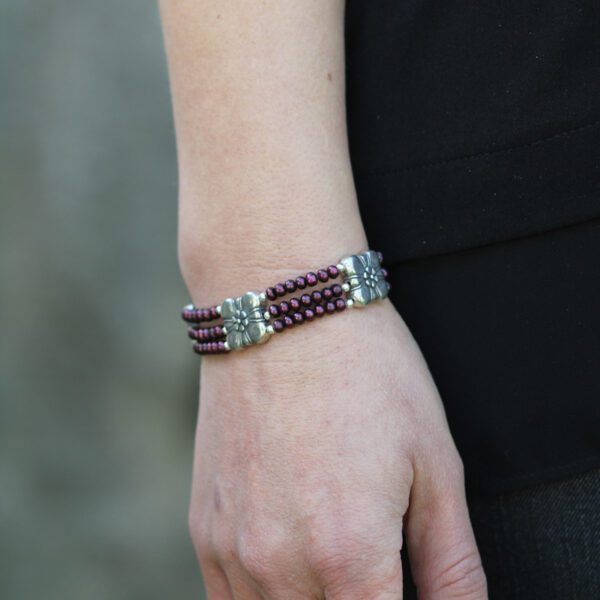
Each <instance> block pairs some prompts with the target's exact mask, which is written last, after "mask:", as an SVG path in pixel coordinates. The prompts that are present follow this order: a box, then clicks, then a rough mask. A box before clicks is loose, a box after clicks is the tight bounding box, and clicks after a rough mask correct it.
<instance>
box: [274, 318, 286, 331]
mask: <svg viewBox="0 0 600 600" xmlns="http://www.w3.org/2000/svg"><path fill="white" fill-rule="evenodd" d="M272 325H273V330H274V331H275V333H281V332H282V331H283V330H284V326H283V321H282V320H281V319H275V320H274V321H273V323H272Z"/></svg>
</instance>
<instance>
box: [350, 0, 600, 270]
mask: <svg viewBox="0 0 600 600" xmlns="http://www.w3.org/2000/svg"><path fill="white" fill-rule="evenodd" d="M346 32H347V49H346V64H347V69H346V85H347V108H348V128H349V139H350V149H351V156H352V163H353V168H354V175H355V181H356V186H357V189H358V194H359V202H360V206H361V210H362V214H363V220H364V222H365V226H366V228H367V232H368V234H369V235H370V238H371V239H370V241H371V243H372V245H373V246H374V247H377V248H379V249H381V251H382V252H383V253H384V255H385V256H386V258H387V259H388V260H390V261H393V262H394V261H397V260H401V259H407V258H414V257H420V256H424V255H431V254H436V253H440V252H448V251H452V250H456V249H460V248H468V247H472V246H475V245H479V244H483V243H489V242H492V241H497V240H505V239H511V238H513V237H515V236H523V235H527V234H530V233H534V232H538V231H543V230H547V229H549V228H553V227H558V226H562V225H565V224H570V223H575V222H578V221H582V220H586V219H589V218H591V217H594V216H600V2H598V0H536V1H532V0H505V1H503V2H464V1H463V0H444V1H441V0H439V1H433V0H413V1H411V2H401V1H399V0H379V1H377V0H370V1H368V2H367V1H365V0H349V1H348V2H347V13H346Z"/></svg>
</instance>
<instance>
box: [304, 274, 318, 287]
mask: <svg viewBox="0 0 600 600" xmlns="http://www.w3.org/2000/svg"><path fill="white" fill-rule="evenodd" d="M306 283H307V285H309V286H310V287H312V286H314V285H317V283H319V280H318V279H317V276H316V275H315V274H314V273H313V272H312V271H311V272H310V273H307V274H306Z"/></svg>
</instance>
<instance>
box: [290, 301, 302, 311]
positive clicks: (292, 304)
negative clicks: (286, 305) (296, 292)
mask: <svg viewBox="0 0 600 600" xmlns="http://www.w3.org/2000/svg"><path fill="white" fill-rule="evenodd" d="M290 308H291V309H292V310H298V309H299V308H300V300H298V298H290Z"/></svg>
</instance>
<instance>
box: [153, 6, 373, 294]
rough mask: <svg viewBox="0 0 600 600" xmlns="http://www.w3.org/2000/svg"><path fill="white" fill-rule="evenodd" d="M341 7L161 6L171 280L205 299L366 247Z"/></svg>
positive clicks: (261, 283) (264, 282)
mask: <svg viewBox="0 0 600 600" xmlns="http://www.w3.org/2000/svg"><path fill="white" fill-rule="evenodd" d="M343 11H344V2H343V1H342V0H336V1H331V2H322V1H321V0H271V1H267V2H261V3H254V2H252V3H250V2H248V3H219V2H216V1H214V0H203V1H198V2H194V3H190V2H183V1H180V0H177V1H176V0H162V2H161V12H162V17H163V24H164V31H165V37H166V42H167V49H168V56H169V67H170V75H171V85H172V92H173V100H174V110H175V122H176V130H177V148H178V160H179V185H180V193H179V198H180V213H179V218H180V221H179V243H180V261H181V267H182V271H183V273H184V276H185V278H186V281H187V283H188V286H189V287H190V290H191V293H192V295H193V296H194V300H196V301H198V302H211V301H216V300H218V299H220V298H222V297H224V296H227V295H233V294H238V293H240V292H243V291H245V290H246V289H261V288H263V287H266V286H267V285H269V284H271V283H273V278H274V277H275V278H277V277H279V276H281V277H283V276H285V275H291V274H294V273H295V271H298V273H300V272H301V271H302V270H306V269H307V268H314V267H317V266H319V265H321V264H327V263H330V262H332V261H335V260H336V259H337V258H339V257H340V256H341V255H343V254H345V253H352V252H356V251H357V250H359V249H360V248H361V247H363V246H365V245H366V240H365V235H364V231H363V228H362V224H361V221H360V216H359V212H358V207H357V203H356V196H355V190H354V184H353V180H352V173H351V167H350V161H349V156H348V145H347V135H346V122H345V99H344V47H343V44H344V40H343Z"/></svg>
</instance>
